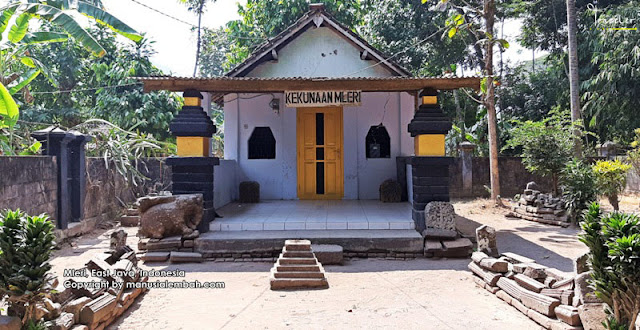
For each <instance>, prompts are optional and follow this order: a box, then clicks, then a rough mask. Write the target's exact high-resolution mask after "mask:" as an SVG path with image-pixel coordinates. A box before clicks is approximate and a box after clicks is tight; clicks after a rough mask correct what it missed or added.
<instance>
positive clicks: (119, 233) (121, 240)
mask: <svg viewBox="0 0 640 330" xmlns="http://www.w3.org/2000/svg"><path fill="white" fill-rule="evenodd" d="M126 245H127V232H126V231H124V230H122V229H120V230H116V231H114V232H113V233H111V241H110V244H109V249H110V250H111V251H115V250H117V249H119V248H121V247H123V246H126Z"/></svg>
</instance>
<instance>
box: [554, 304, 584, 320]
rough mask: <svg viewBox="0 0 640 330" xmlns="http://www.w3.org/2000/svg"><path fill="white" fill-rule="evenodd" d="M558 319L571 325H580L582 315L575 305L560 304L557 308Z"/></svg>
mask: <svg viewBox="0 0 640 330" xmlns="http://www.w3.org/2000/svg"><path fill="white" fill-rule="evenodd" d="M555 312H556V317H557V318H558V320H561V321H562V322H564V323H566V324H569V325H580V324H582V323H581V322H580V315H578V309H577V308H575V307H573V306H567V305H560V306H558V307H556V309H555Z"/></svg>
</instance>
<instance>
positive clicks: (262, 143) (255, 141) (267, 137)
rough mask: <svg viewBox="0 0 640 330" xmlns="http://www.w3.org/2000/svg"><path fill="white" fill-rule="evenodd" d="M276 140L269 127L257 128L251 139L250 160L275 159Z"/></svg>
mask: <svg viewBox="0 0 640 330" xmlns="http://www.w3.org/2000/svg"><path fill="white" fill-rule="evenodd" d="M275 158H276V139H275V138H274V137H273V133H271V128H269V127H256V128H254V129H253V132H252V133H251V137H249V159H275Z"/></svg>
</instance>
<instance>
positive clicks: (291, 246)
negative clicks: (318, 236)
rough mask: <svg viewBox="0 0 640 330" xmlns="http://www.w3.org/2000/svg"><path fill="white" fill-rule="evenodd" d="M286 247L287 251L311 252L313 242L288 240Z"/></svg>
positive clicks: (285, 242) (285, 243)
mask: <svg viewBox="0 0 640 330" xmlns="http://www.w3.org/2000/svg"><path fill="white" fill-rule="evenodd" d="M284 246H285V248H286V249H287V251H311V241H309V240H307V239H288V240H286V241H284Z"/></svg>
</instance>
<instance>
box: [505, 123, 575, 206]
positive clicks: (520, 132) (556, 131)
mask: <svg viewBox="0 0 640 330" xmlns="http://www.w3.org/2000/svg"><path fill="white" fill-rule="evenodd" d="M514 123H515V125H516V126H515V128H514V129H513V130H512V132H511V139H510V140H509V141H508V142H507V144H506V145H505V147H504V149H508V148H522V163H523V164H524V166H525V167H526V168H527V170H528V171H530V172H532V173H536V174H539V175H542V176H551V179H552V181H553V193H554V194H555V195H557V194H558V176H559V175H560V173H561V172H562V170H563V169H564V168H565V166H566V164H567V163H568V162H569V161H570V160H571V155H572V146H573V138H572V134H571V131H572V129H573V128H574V126H573V125H572V123H571V120H570V118H568V116H567V115H566V114H561V113H559V112H557V111H556V112H554V113H553V114H552V116H551V117H548V118H545V119H543V120H541V121H536V122H534V121H531V120H527V121H524V122H523V121H519V120H514Z"/></svg>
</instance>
